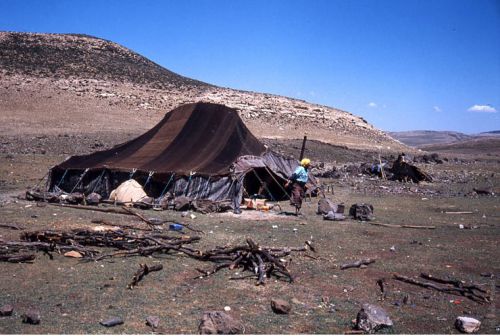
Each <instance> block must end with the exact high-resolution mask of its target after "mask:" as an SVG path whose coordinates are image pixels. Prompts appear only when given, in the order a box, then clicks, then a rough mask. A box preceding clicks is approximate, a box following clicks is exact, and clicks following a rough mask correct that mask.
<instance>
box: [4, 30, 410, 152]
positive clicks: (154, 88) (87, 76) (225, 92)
mask: <svg viewBox="0 0 500 336" xmlns="http://www.w3.org/2000/svg"><path fill="white" fill-rule="evenodd" d="M196 101H206V102H215V103H222V104H225V105H228V106H230V107H233V108H236V109H237V110H238V112H239V113H240V116H241V117H242V118H243V120H244V121H245V123H246V125H247V126H248V127H249V128H250V130H251V131H252V132H253V133H254V134H255V135H257V136H258V137H261V138H275V139H297V138H301V137H302V136H303V135H304V133H307V134H308V137H309V138H311V139H316V140H319V141H323V142H327V143H332V144H337V145H344V146H348V147H350V148H362V149H371V150H381V151H387V150H389V148H390V150H391V151H393V150H400V149H405V150H408V149H407V148H405V146H404V145H403V144H401V143H400V142H398V141H396V140H394V139H392V138H391V137H390V136H388V135H387V134H385V133H384V132H382V131H380V130H378V129H376V128H374V127H373V126H372V125H370V124H368V123H367V122H366V121H365V120H364V119H362V118H360V117H357V116H354V115H352V114H351V113H348V112H345V111H341V110H338V109H335V108H331V107H327V106H322V105H317V104H311V103H308V102H306V101H303V100H298V99H292V98H287V97H282V96H277V95H272V94H265V93H256V92H248V91H239V90H233V89H229V88H222V87H217V86H213V85H210V84H206V83H203V82H200V81H197V80H193V79H189V78H186V77H183V76H180V75H178V74H175V73H173V72H171V71H169V70H167V69H165V68H163V67H161V66H160V65H158V64H156V63H154V62H152V61H150V60H148V59H146V58H144V57H142V56H141V55H139V54H137V53H135V52H133V51H131V50H129V49H127V48H125V47H123V46H120V45H118V44H116V43H113V42H110V41H106V40H103V39H99V38H94V37H91V36H86V35H74V34H35V33H12V32H0V111H2V113H1V114H0V133H2V134H5V135H16V134H63V133H66V134H68V133H87V134H93V133H96V134H97V133H101V132H108V133H109V132H115V133H121V134H123V133H128V134H132V135H136V134H139V133H142V132H144V131H145V130H147V129H149V128H151V127H152V126H153V125H155V124H156V123H157V122H158V121H159V120H160V119H161V118H162V117H163V115H164V114H165V112H167V111H169V110H171V109H173V108H175V107H177V106H179V105H181V104H184V103H190V102H196Z"/></svg>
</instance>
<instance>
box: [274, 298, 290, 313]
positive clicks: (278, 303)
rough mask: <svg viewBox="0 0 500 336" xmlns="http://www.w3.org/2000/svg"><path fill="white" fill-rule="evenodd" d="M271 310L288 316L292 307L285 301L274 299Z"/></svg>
mask: <svg viewBox="0 0 500 336" xmlns="http://www.w3.org/2000/svg"><path fill="white" fill-rule="evenodd" d="M271 308H272V310H273V312H275V313H276V314H288V313H289V312H290V310H291V309H292V306H291V305H290V303H289V302H287V301H285V300H281V299H272V300H271Z"/></svg>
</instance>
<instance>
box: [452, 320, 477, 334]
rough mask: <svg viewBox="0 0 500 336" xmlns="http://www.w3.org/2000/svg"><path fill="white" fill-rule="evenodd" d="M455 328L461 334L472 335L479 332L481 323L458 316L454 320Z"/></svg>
mask: <svg viewBox="0 0 500 336" xmlns="http://www.w3.org/2000/svg"><path fill="white" fill-rule="evenodd" d="M455 327H456V328H457V329H458V330H460V331H461V332H463V333H466V334H472V333H475V332H478V331H479V328H480V327H481V322H480V321H478V320H476V319H475V318H472V317H466V316H459V317H457V319H456V320H455Z"/></svg>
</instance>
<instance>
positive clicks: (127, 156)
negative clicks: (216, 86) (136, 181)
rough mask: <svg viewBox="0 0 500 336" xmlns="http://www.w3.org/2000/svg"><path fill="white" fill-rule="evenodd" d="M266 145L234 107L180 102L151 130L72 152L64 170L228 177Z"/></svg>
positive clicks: (260, 152) (61, 166) (258, 153)
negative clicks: (81, 152) (102, 146)
mask: <svg viewBox="0 0 500 336" xmlns="http://www.w3.org/2000/svg"><path fill="white" fill-rule="evenodd" d="M265 150H266V148H265V147H264V145H263V144H262V143H261V142H260V141H259V140H258V139H257V138H256V137H255V136H254V135H253V134H252V133H250V131H249V130H248V128H247V127H246V126H245V124H244V123H243V121H242V120H241V119H240V117H239V115H238V113H237V112H236V110H234V109H231V108H229V107H226V106H224V105H219V104H210V103H196V104H187V105H182V106H180V107H178V108H176V109H174V110H173V111H171V112H169V113H167V114H166V115H165V117H164V118H163V120H161V121H160V122H159V123H158V124H157V125H156V126H155V127H153V128H152V129H151V130H150V131H148V132H146V133H144V134H143V135H141V136H139V137H138V138H136V139H134V140H131V141H129V142H126V143H124V144H121V145H118V146H116V147H114V148H111V149H109V150H104V151H100V152H96V153H93V154H90V155H82V156H73V157H71V158H70V159H68V160H67V161H64V162H63V163H61V164H60V165H58V166H57V167H58V168H61V169H68V168H70V169H75V168H80V169H86V168H90V169H104V168H108V167H110V168H113V169H115V170H124V171H130V170H132V169H134V168H135V169H138V170H142V171H155V172H156V173H171V172H175V173H176V174H178V175H187V174H189V173H190V172H197V173H201V174H206V175H225V174H228V173H229V169H230V166H231V164H232V163H233V162H234V161H236V159H237V158H238V157H240V156H243V155H257V156H258V155H261V154H262V153H264V152H265Z"/></svg>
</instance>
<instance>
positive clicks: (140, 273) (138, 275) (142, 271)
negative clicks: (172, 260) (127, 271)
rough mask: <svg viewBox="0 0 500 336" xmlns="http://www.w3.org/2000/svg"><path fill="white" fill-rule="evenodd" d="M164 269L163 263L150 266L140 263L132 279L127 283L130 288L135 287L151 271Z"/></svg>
mask: <svg viewBox="0 0 500 336" xmlns="http://www.w3.org/2000/svg"><path fill="white" fill-rule="evenodd" d="M162 269H163V265H153V266H148V265H146V264H140V265H139V269H138V270H137V272H135V274H134V277H133V278H132V281H131V282H130V283H129V284H128V285H127V288H128V289H133V288H134V287H135V286H136V285H137V284H138V283H139V281H141V280H142V278H143V277H144V276H145V275H147V274H148V273H150V272H157V271H160V270H162Z"/></svg>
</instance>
